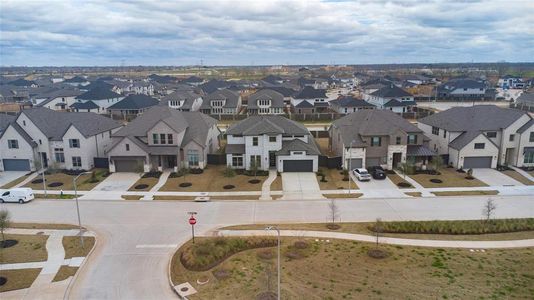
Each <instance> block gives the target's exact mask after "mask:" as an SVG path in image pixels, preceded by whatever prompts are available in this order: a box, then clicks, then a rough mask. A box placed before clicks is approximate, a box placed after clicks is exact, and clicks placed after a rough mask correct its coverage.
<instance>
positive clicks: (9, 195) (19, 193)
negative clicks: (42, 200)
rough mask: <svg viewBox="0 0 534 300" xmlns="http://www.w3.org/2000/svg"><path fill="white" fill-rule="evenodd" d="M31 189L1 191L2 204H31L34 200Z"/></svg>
mask: <svg viewBox="0 0 534 300" xmlns="http://www.w3.org/2000/svg"><path fill="white" fill-rule="evenodd" d="M34 198H35V197H34V196H33V190H32V189H31V188H15V189H9V190H0V203H4V202H18V203H20V204H22V203H26V202H30V201H32V200H33V199H34Z"/></svg>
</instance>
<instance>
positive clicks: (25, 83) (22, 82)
mask: <svg viewBox="0 0 534 300" xmlns="http://www.w3.org/2000/svg"><path fill="white" fill-rule="evenodd" d="M8 83H9V84H11V85H15V86H31V85H34V84H36V83H35V81H32V80H26V79H24V78H19V79H15V80H13V81H10V82H8Z"/></svg>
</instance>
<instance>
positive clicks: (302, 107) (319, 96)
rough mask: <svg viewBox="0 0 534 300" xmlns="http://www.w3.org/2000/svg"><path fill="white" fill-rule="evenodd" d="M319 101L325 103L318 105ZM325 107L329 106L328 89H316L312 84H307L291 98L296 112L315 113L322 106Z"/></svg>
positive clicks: (292, 106)
mask: <svg viewBox="0 0 534 300" xmlns="http://www.w3.org/2000/svg"><path fill="white" fill-rule="evenodd" d="M304 102H306V103H304ZM317 103H322V104H323V105H318V106H317V105H316V104H317ZM324 104H326V105H324ZM323 107H328V102H327V101H326V90H324V89H315V88H313V87H311V86H305V87H304V88H303V89H302V90H301V91H300V92H298V93H296V94H295V95H294V96H293V98H292V99H291V110H292V111H293V112H294V113H299V114H302V113H314V112H318V111H321V110H322V109H321V108H323Z"/></svg>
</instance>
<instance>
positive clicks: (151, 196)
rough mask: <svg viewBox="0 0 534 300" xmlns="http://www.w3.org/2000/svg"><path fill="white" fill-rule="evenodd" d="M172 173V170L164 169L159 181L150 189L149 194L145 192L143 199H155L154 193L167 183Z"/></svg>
mask: <svg viewBox="0 0 534 300" xmlns="http://www.w3.org/2000/svg"><path fill="white" fill-rule="evenodd" d="M170 175H171V171H169V170H166V171H163V173H161V176H160V177H159V180H158V183H156V184H155V185H154V186H153V187H152V188H151V189H150V191H149V192H148V193H147V194H145V196H143V198H141V200H154V193H156V192H157V191H159V189H160V188H161V187H162V186H164V185H165V183H166V182H167V179H168V178H169V176H170Z"/></svg>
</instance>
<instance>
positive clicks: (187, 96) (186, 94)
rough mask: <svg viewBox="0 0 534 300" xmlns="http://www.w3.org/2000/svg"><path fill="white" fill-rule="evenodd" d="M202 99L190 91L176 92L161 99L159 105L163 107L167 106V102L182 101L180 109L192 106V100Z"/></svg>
mask: <svg viewBox="0 0 534 300" xmlns="http://www.w3.org/2000/svg"><path fill="white" fill-rule="evenodd" d="M198 98H202V96H200V95H199V94H197V93H195V92H193V91H190V90H178V91H175V92H172V93H170V94H169V95H167V96H165V97H163V98H162V99H161V101H160V105H163V106H169V101H182V100H184V104H183V105H182V106H181V108H189V109H191V107H192V106H193V103H194V100H196V99H198Z"/></svg>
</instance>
